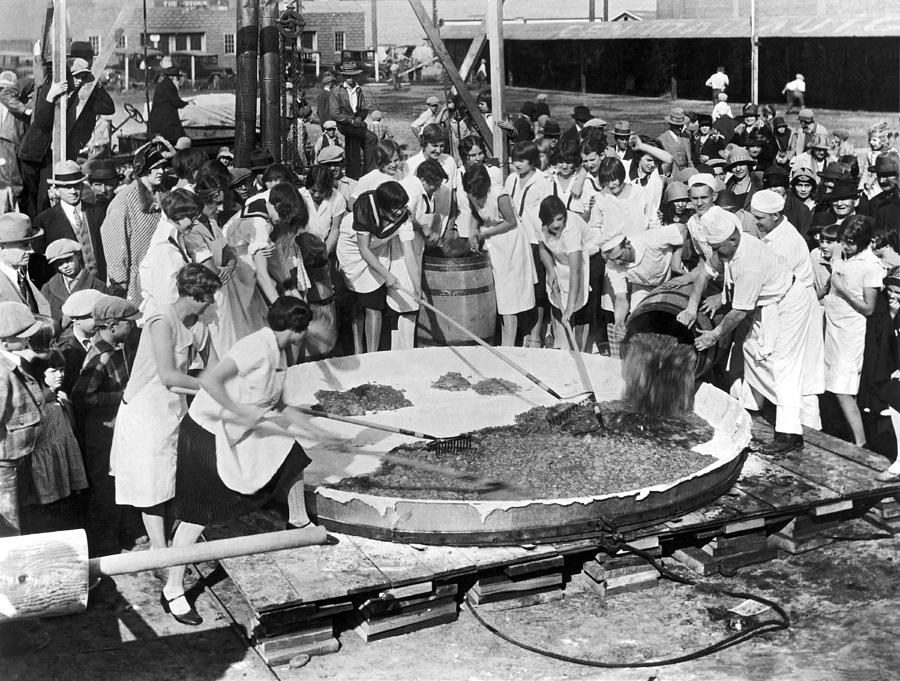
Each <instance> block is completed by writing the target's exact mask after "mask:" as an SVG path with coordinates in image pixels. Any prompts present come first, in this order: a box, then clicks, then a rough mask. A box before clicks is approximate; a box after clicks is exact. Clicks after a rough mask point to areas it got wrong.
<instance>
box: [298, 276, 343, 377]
mask: <svg viewBox="0 0 900 681" xmlns="http://www.w3.org/2000/svg"><path fill="white" fill-rule="evenodd" d="M306 273H307V274H308V275H309V281H310V287H309V290H308V291H307V292H306V301H307V302H308V303H309V307H310V309H311V310H312V321H311V322H310V323H309V330H308V331H307V334H306V345H305V348H304V353H303V358H304V359H305V360H308V361H315V360H319V359H324V358H325V357H328V356H330V354H331V351H332V350H334V346H335V345H336V344H337V334H338V329H337V310H336V309H335V305H334V287H333V286H332V284H331V268H330V266H329V264H328V263H327V262H326V263H325V264H324V265H321V266H320V267H315V268H307V270H306Z"/></svg>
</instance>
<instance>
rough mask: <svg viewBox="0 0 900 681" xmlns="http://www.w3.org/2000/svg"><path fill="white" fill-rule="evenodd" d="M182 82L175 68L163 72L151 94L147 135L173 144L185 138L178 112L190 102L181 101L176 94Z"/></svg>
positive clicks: (178, 71) (171, 67) (180, 75)
mask: <svg viewBox="0 0 900 681" xmlns="http://www.w3.org/2000/svg"><path fill="white" fill-rule="evenodd" d="M183 82H184V76H183V75H182V74H181V71H180V70H179V69H178V67H177V66H170V67H169V68H167V69H166V70H165V72H164V74H163V77H162V80H160V81H159V84H158V85H157V86H156V90H154V92H153V106H152V107H151V108H150V120H149V121H148V122H147V133H148V134H149V135H151V136H152V135H155V134H159V135H162V136H163V137H165V138H166V139H167V140H168V141H169V142H172V143H173V144H174V143H175V142H176V141H177V140H178V139H179V138H180V137H185V133H184V126H183V125H182V124H181V118H180V117H179V115H178V111H179V110H180V109H183V108H184V107H186V106H187V105H188V104H190V102H187V101H185V100H183V99H182V98H181V97H180V95H179V94H178V88H179V87H180V86H181V84H182V83H183Z"/></svg>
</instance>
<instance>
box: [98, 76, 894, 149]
mask: <svg viewBox="0 0 900 681" xmlns="http://www.w3.org/2000/svg"><path fill="white" fill-rule="evenodd" d="M363 87H364V88H365V89H366V90H367V92H368V94H369V95H370V96H371V98H372V99H374V101H375V104H376V106H377V107H378V109H379V110H380V111H381V112H382V113H383V114H384V122H385V124H386V125H387V127H388V129H389V130H390V131H391V133H392V134H393V135H394V138H395V139H396V140H397V141H398V143H400V144H403V145H406V148H407V153H408V154H413V153H415V152H416V151H418V148H419V145H418V142H417V141H416V139H415V137H414V136H413V133H412V131H411V130H410V128H409V124H410V123H411V122H412V121H413V120H414V119H415V118H416V116H418V115H419V113H421V112H422V111H423V110H424V109H425V99H426V98H428V97H429V96H431V95H436V96H438V97H440V98H441V99H442V100H443V99H444V97H445V92H444V88H443V86H442V85H440V84H435V83H424V84H421V85H419V84H416V85H414V86H410V85H409V84H408V83H404V86H403V89H402V90H400V91H399V92H395V91H394V90H393V89H392V87H391V86H390V85H389V84H386V83H374V82H373V83H366V84H365V85H364V86H363ZM320 92H321V89H320V88H319V87H318V86H317V85H316V86H315V87H307V88H306V90H305V93H306V98H307V101H309V102H310V104H311V105H312V106H313V108H315V101H316V98H317V97H318V95H319V93H320ZM539 92H545V93H547V94H548V95H549V99H548V104H549V106H550V113H551V115H552V116H553V118H555V119H556V120H557V121H559V123H560V125H561V126H562V127H563V129H565V128H566V127H568V126H569V125H570V124H571V121H572V118H571V114H572V109H573V107H574V106H575V105H576V104H586V105H587V106H588V107H589V108H590V110H591V112H592V113H594V114H595V115H597V116H600V117H602V118H603V119H604V120H606V121H607V122H608V123H609V128H608V129H609V130H612V127H613V125H614V123H615V121H617V120H619V119H625V120H628V121H629V122H630V123H631V127H632V129H633V130H636V131H637V132H639V133H641V134H647V135H651V136H653V137H656V136H657V135H659V134H660V133H661V132H663V130H665V128H666V127H667V126H666V124H665V123H664V122H663V117H664V116H666V115H667V114H668V113H669V109H670V108H671V107H672V106H681V107H683V108H684V109H686V110H693V111H705V112H708V111H711V109H712V107H711V105H710V103H709V102H708V101H706V100H703V101H700V100H689V99H680V100H675V101H673V100H670V99H668V98H660V97H655V98H653V97H631V96H626V95H601V94H586V95H582V94H581V93H577V92H561V91H553V90H534V89H529V88H513V87H508V88H506V106H505V109H506V111H508V112H515V111H518V110H519V107H520V106H521V105H522V103H523V102H525V101H526V100H534V98H535V96H536V95H537V94H538V93H539ZM151 94H152V92H151ZM182 94H183V95H184V96H186V97H189V96H191V95H192V94H200V92H196V93H195V92H192V91H190V90H185V91H184V92H183V93H182ZM114 98H115V99H116V101H117V103H118V104H119V106H120V108H119V111H118V113H117V114H116V115H115V117H114V121H115V122H117V123H118V122H119V121H121V120H122V119H124V117H125V114H124V113H123V112H122V109H121V104H122V103H124V102H130V103H133V104H135V105H136V106H138V107H139V108H143V103H144V91H143V89H132V90H130V91H129V92H127V93H119V94H116V95H115V96H114ZM762 103H765V102H762ZM730 105H731V110H732V111H734V112H735V114H738V113H739V112H740V110H741V107H742V106H743V102H730ZM775 106H776V108H777V109H778V110H779V112H783V110H784V105H783V104H778V103H775ZM814 110H815V112H816V119H817V120H820V121H822V123H823V124H824V125H825V126H826V127H827V128H828V129H829V130H834V129H835V128H838V129H839V128H845V129H847V130H848V132H850V141H851V142H852V143H853V144H854V145H855V146H856V147H857V150H858V152H859V153H861V154H863V155H864V154H865V152H866V151H867V150H868V146H867V143H866V130H867V129H868V128H869V126H871V125H872V124H874V123H877V122H878V121H881V120H886V121H888V122H890V123H892V124H893V126H894V127H895V128H900V126H898V125H897V114H896V112H894V113H885V112H872V111H840V110H835V109H818V108H815V107H814ZM787 120H788V124H789V125H791V126H794V127H796V126H797V117H796V113H794V114H791V115H790V116H788V117H787ZM312 127H313V130H314V136H317V135H318V130H317V126H315V125H313V126H312ZM137 129H142V128H135V127H134V126H133V125H131V124H129V125H128V126H127V127H126V128H124V131H126V132H129V131H135V130H137Z"/></svg>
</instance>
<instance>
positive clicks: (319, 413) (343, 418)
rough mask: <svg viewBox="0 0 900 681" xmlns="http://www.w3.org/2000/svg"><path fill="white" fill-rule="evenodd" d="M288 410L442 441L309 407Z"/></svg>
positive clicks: (410, 431)
mask: <svg viewBox="0 0 900 681" xmlns="http://www.w3.org/2000/svg"><path fill="white" fill-rule="evenodd" d="M288 409H292V410H294V411H299V412H300V413H301V414H306V415H307V416H320V417H322V418H323V419H331V420H332V421H343V422H344V423H351V424H353V425H354V426H362V427H364V428H374V429H375V430H383V431H385V432H388V433H398V434H399V435H407V436H409V437H414V438H416V439H418V440H438V439H440V438H438V437H437V436H436V435H429V434H428V433H420V432H418V431H415V430H408V429H406V428H400V427H399V426H389V425H386V424H383V423H370V422H368V421H364V420H363V419H357V418H353V417H352V416H344V415H342V414H332V413H330V412H327V411H319V410H318V409H310V408H309V407H285V408H284V410H283V412H286V411H287V410H288ZM283 412H282V413H283Z"/></svg>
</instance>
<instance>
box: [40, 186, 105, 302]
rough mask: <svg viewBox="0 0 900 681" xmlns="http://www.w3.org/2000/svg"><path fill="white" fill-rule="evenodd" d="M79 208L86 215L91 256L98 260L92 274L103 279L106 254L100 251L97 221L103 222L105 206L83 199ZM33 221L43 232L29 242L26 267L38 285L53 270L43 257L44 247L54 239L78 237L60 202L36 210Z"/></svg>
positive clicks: (50, 274)
mask: <svg viewBox="0 0 900 681" xmlns="http://www.w3.org/2000/svg"><path fill="white" fill-rule="evenodd" d="M82 208H83V210H84V215H85V217H86V218H87V224H88V233H89V234H90V235H91V244H92V245H93V247H94V257H95V258H96V260H97V271H96V272H94V274H96V275H97V277H98V278H99V279H101V280H102V281H106V258H105V257H104V255H103V241H102V240H101V237H100V225H102V224H103V218H104V216H105V215H106V210H105V207H104V206H102V205H100V204H90V203H82ZM33 222H34V226H35V227H38V228H40V229H43V230H44V233H43V234H42V235H41V236H40V237H38V238H37V239H35V240H34V241H33V242H32V245H33V246H34V255H32V256H31V263H30V264H29V265H28V271H29V272H30V273H31V276H32V278H33V279H34V280H35V282H36V283H37V284H38V286H43V285H44V284H45V283H46V282H47V281H49V279H50V277H52V276H53V275H54V274H55V273H56V269H55V268H54V267H53V266H52V265H50V264H49V263H48V262H47V260H46V259H45V258H44V255H43V254H44V250H45V249H46V248H47V246H49V245H50V244H52V243H53V242H54V241H56V240H57V239H73V240H74V241H78V238H77V237H76V236H75V230H73V229H72V223H70V222H69V218H67V217H66V214H65V213H64V212H63V209H62V206H61V205H60V204H56V205H55V206H53V207H52V208H48V209H47V210H45V211H44V212H43V213H38V214H37V215H36V216H35V218H34V221H33Z"/></svg>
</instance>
